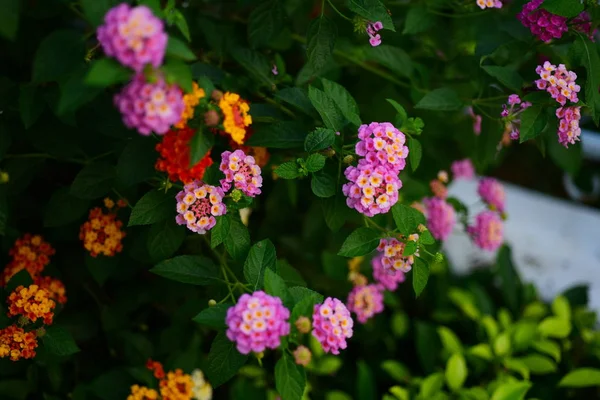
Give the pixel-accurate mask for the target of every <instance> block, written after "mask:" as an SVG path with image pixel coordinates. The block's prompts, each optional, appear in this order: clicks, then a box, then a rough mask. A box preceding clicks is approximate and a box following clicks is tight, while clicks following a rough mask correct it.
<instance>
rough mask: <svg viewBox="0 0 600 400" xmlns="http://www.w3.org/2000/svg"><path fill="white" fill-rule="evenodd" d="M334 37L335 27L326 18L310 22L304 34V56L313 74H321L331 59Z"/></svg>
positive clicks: (335, 33) (335, 34) (322, 17)
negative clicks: (305, 44)
mask: <svg viewBox="0 0 600 400" xmlns="http://www.w3.org/2000/svg"><path fill="white" fill-rule="evenodd" d="M336 37H337V27H336V25H335V23H333V22H332V21H330V20H329V19H327V17H325V16H321V17H319V18H316V19H314V20H312V21H311V23H310V25H309V26H308V31H307V34H306V43H307V46H306V54H307V56H308V64H309V65H310V67H311V68H312V71H313V73H315V74H318V73H319V72H321V70H322V69H323V68H324V67H325V65H327V63H328V62H329V60H330V59H331V56H332V54H333V47H334V46H335V39H336Z"/></svg>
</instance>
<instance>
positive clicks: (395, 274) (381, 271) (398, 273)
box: [371, 255, 406, 292]
mask: <svg viewBox="0 0 600 400" xmlns="http://www.w3.org/2000/svg"><path fill="white" fill-rule="evenodd" d="M382 259H383V255H378V256H376V257H373V259H372V260H371V266H372V267H373V279H375V282H377V284H378V285H379V286H380V287H381V288H382V289H386V290H389V291H391V292H393V291H395V290H396V289H398V285H399V284H400V283H402V282H404V281H405V280H406V277H405V276H404V272H402V270H396V269H390V268H386V267H384V266H383V263H382V262H381V260H382Z"/></svg>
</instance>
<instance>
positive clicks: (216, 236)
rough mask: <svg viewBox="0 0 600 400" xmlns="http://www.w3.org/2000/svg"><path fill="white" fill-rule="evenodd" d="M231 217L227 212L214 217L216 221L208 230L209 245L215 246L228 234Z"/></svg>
mask: <svg viewBox="0 0 600 400" xmlns="http://www.w3.org/2000/svg"><path fill="white" fill-rule="evenodd" d="M230 218H231V217H230V216H229V215H227V214H225V215H221V216H220V217H215V219H216V220H217V223H216V224H215V226H214V227H213V228H212V229H211V231H210V247H211V248H213V249H214V248H215V247H217V246H218V245H220V244H221V243H223V241H224V240H225V238H226V237H227V236H228V235H229V227H230V224H231V219H230Z"/></svg>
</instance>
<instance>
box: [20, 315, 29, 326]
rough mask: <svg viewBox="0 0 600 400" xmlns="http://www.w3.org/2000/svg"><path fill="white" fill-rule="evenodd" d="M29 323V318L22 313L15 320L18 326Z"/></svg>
mask: <svg viewBox="0 0 600 400" xmlns="http://www.w3.org/2000/svg"><path fill="white" fill-rule="evenodd" d="M28 323H29V318H27V317H26V316H24V315H21V316H20V317H19V319H18V320H17V324H19V326H25V325H27V324H28Z"/></svg>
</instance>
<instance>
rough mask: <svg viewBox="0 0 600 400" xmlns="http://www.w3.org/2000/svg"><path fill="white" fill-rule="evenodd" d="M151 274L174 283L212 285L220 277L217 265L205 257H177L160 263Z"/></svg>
mask: <svg viewBox="0 0 600 400" xmlns="http://www.w3.org/2000/svg"><path fill="white" fill-rule="evenodd" d="M150 272H152V273H154V274H156V275H160V276H162V277H163V278H167V279H171V280H173V281H177V282H182V283H189V284H192V285H210V284H211V283H214V282H215V278H217V277H218V276H219V273H218V270H217V267H216V265H215V264H214V263H213V262H212V260H210V259H209V258H206V257H203V256H177V257H173V258H171V259H168V260H165V261H163V262H161V263H158V264H157V265H156V266H155V267H154V268H152V269H150Z"/></svg>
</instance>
